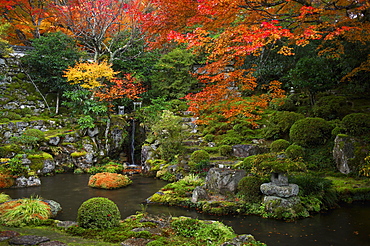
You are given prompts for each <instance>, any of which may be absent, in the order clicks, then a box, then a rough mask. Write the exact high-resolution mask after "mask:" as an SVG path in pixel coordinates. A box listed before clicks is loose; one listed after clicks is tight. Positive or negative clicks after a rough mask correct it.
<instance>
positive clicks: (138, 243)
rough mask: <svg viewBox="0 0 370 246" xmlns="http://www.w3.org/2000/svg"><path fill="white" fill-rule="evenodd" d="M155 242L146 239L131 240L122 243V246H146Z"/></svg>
mask: <svg viewBox="0 0 370 246" xmlns="http://www.w3.org/2000/svg"><path fill="white" fill-rule="evenodd" d="M151 241H153V239H146V238H130V239H126V240H125V241H123V242H122V243H121V245H122V246H144V245H147V244H148V243H149V242H151Z"/></svg>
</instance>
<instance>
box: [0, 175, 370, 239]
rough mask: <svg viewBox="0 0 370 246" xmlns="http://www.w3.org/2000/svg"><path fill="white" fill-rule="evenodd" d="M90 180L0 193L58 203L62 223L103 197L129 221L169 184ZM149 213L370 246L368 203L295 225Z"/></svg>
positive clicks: (171, 211)
mask: <svg viewBox="0 0 370 246" xmlns="http://www.w3.org/2000/svg"><path fill="white" fill-rule="evenodd" d="M88 178H89V175H73V174H59V175H56V176H54V177H43V178H41V181H42V185H41V186H40V187H33V188H26V189H3V190H0V192H4V193H6V194H9V195H10V196H11V197H12V198H22V197H30V196H31V195H39V196H41V197H43V198H44V199H51V200H55V201H57V202H59V203H60V204H61V206H62V208H63V212H62V213H61V214H60V215H59V216H58V217H57V219H59V220H76V217H77V210H78V208H79V206H80V205H81V203H82V202H84V201H86V200H87V199H89V198H91V197H96V196H102V197H107V198H109V199H111V200H112V201H114V202H115V203H116V204H117V205H118V207H119V209H120V211H121V214H122V217H123V218H125V217H127V216H129V215H131V214H135V212H136V211H140V210H141V209H142V207H141V205H140V204H142V203H143V202H145V199H146V198H148V197H149V196H151V195H152V194H153V193H155V192H156V191H158V190H159V189H160V188H161V187H163V186H164V185H165V184H166V182H164V181H162V180H155V179H152V178H145V177H141V176H133V177H131V178H132V180H133V184H132V185H130V186H128V187H126V188H123V189H118V190H99V189H93V188H90V187H88V186H87V182H88ZM147 211H148V212H150V213H154V214H166V215H171V216H180V215H183V216H191V217H193V218H199V219H211V220H219V221H222V222H224V223H225V224H227V225H229V226H232V227H233V229H234V230H235V232H236V233H238V234H244V233H251V234H253V235H254V236H255V238H256V239H257V240H259V241H262V242H265V243H267V244H268V245H269V246H275V245H276V246H279V245H282V246H285V245H289V246H290V245H293V246H295V245H299V246H305V245H307V246H309V245H310V246H311V245H320V246H321V245H323V246H324V245H325V246H330V245H333V246H342V245H343V246H348V245H352V246H369V245H370V202H356V203H353V204H344V205H343V206H342V207H341V208H339V209H335V210H332V211H329V212H327V213H323V214H317V215H315V216H313V217H312V218H307V219H303V220H299V221H295V222H283V221H276V220H268V219H262V218H260V217H258V216H223V217H215V216H209V215H205V214H200V213H197V212H196V211H194V210H187V209H182V208H178V207H166V206H158V205H148V207H147Z"/></svg>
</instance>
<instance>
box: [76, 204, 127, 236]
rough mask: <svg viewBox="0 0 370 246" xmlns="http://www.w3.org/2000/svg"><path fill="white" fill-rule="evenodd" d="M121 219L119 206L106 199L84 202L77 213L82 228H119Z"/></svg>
mask: <svg viewBox="0 0 370 246" xmlns="http://www.w3.org/2000/svg"><path fill="white" fill-rule="evenodd" d="M120 219H121V214H120V211H119V209H118V207H117V205H116V204H115V203H114V202H113V201H111V200H109V199H108V198H104V197H94V198H91V199H89V200H87V201H85V202H83V203H82V204H81V206H80V208H79V209H78V213H77V223H78V225H79V226H81V227H82V228H91V229H107V228H111V227H115V226H118V225H119V221H120Z"/></svg>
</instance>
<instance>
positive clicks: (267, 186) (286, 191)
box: [260, 183, 299, 198]
mask: <svg viewBox="0 0 370 246" xmlns="http://www.w3.org/2000/svg"><path fill="white" fill-rule="evenodd" d="M260 190H261V192H262V194H264V195H267V196H277V197H284V198H287V197H292V196H297V195H298V192H299V186H298V185H296V184H288V185H284V186H280V185H275V184H273V183H264V184H262V185H261V187H260Z"/></svg>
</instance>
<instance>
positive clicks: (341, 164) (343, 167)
mask: <svg viewBox="0 0 370 246" xmlns="http://www.w3.org/2000/svg"><path fill="white" fill-rule="evenodd" d="M355 142H356V141H355V140H354V139H353V138H351V137H348V136H346V135H338V136H337V137H336V138H335V140H334V148H333V158H334V161H335V163H336V164H337V168H338V170H339V171H340V172H341V173H344V174H348V173H350V172H351V171H352V170H351V169H352V168H351V167H350V164H349V161H350V160H351V159H353V158H354V157H355Z"/></svg>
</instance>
